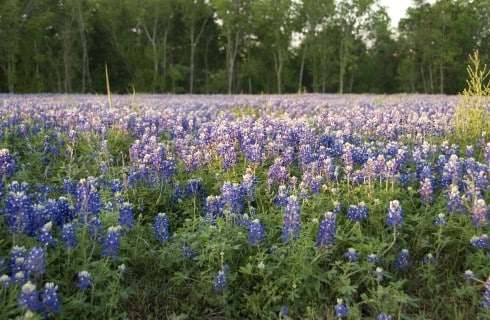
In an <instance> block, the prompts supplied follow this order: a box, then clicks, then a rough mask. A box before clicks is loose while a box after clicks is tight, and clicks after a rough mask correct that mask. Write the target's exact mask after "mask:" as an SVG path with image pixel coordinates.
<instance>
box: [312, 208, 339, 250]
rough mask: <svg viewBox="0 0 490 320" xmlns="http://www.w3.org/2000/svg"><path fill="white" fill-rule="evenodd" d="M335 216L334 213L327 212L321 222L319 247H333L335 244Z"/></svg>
mask: <svg viewBox="0 0 490 320" xmlns="http://www.w3.org/2000/svg"><path fill="white" fill-rule="evenodd" d="M335 216H336V215H335V213H333V212H325V216H324V219H323V220H322V221H321V222H320V228H319V229H318V238H317V239H316V246H317V247H323V246H331V245H333V244H334V243H335V233H336V232H337V222H336V221H335Z"/></svg>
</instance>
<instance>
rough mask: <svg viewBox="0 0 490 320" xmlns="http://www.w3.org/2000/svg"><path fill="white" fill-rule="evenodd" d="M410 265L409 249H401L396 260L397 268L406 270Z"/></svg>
mask: <svg viewBox="0 0 490 320" xmlns="http://www.w3.org/2000/svg"><path fill="white" fill-rule="evenodd" d="M409 266H410V252H409V251H408V250H407V249H403V250H402V251H400V252H399V253H398V254H397V256H396V260H395V268H396V269H398V270H400V271H404V270H407V269H408V267H409Z"/></svg>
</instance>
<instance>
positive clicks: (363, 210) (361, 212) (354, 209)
mask: <svg viewBox="0 0 490 320" xmlns="http://www.w3.org/2000/svg"><path fill="white" fill-rule="evenodd" d="M345 216H346V217H347V218H349V219H350V220H352V221H355V222H362V220H365V219H367V218H368V208H367V207H366V206H365V204H364V202H361V203H359V205H357V206H355V205H350V206H349V207H348V208H347V213H346V214H345Z"/></svg>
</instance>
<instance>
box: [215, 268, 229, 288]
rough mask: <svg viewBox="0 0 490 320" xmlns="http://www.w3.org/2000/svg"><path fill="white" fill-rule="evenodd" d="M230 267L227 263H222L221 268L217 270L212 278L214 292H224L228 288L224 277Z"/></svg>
mask: <svg viewBox="0 0 490 320" xmlns="http://www.w3.org/2000/svg"><path fill="white" fill-rule="evenodd" d="M229 268H230V267H229V266H228V265H223V268H222V269H221V270H220V271H218V274H217V275H216V277H215V278H214V284H213V291H214V293H216V294H219V293H222V292H225V291H226V290H228V288H227V287H226V283H227V282H228V279H227V278H226V273H227V271H228V269H229Z"/></svg>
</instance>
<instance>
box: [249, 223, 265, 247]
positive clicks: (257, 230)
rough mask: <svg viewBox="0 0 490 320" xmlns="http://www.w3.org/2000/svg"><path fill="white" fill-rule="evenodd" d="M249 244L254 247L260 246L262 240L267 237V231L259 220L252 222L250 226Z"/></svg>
mask: <svg viewBox="0 0 490 320" xmlns="http://www.w3.org/2000/svg"><path fill="white" fill-rule="evenodd" d="M248 234H249V236H248V242H250V244H252V245H258V244H259V242H260V240H262V239H264V237H265V229H264V226H263V225H262V223H261V222H260V220H259V219H255V220H252V221H251V222H250V223H249V224H248Z"/></svg>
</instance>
